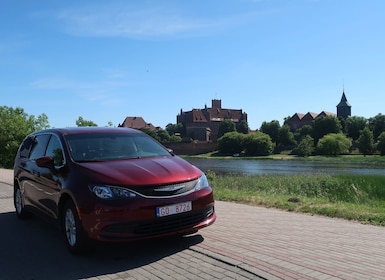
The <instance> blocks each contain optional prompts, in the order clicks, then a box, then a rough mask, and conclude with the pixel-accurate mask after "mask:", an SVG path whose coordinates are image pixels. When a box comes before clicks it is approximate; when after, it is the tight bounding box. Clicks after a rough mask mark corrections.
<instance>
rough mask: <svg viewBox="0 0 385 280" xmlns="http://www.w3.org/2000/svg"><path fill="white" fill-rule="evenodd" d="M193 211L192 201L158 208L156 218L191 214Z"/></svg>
mask: <svg viewBox="0 0 385 280" xmlns="http://www.w3.org/2000/svg"><path fill="white" fill-rule="evenodd" d="M191 210H192V206H191V201H187V202H182V203H177V204H172V205H167V206H163V207H157V208H156V216H157V217H164V216H169V215H175V214H179V213H183V212H189V211H191Z"/></svg>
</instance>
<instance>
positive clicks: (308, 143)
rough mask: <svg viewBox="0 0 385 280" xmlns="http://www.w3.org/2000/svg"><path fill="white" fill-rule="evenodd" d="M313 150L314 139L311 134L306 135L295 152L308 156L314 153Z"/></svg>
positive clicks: (301, 155)
mask: <svg viewBox="0 0 385 280" xmlns="http://www.w3.org/2000/svg"><path fill="white" fill-rule="evenodd" d="M313 151H314V139H313V138H312V137H311V136H310V135H306V136H305V137H304V138H303V139H302V140H301V142H300V143H299V144H298V146H297V147H296V148H295V149H294V151H293V152H294V154H296V155H298V156H300V157H308V156H310V155H311V154H312V153H313Z"/></svg>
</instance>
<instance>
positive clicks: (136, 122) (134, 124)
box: [118, 117, 160, 131]
mask: <svg viewBox="0 0 385 280" xmlns="http://www.w3.org/2000/svg"><path fill="white" fill-rule="evenodd" d="M118 126H119V127H128V128H134V129H139V130H140V129H149V130H151V131H157V130H159V129H160V128H159V127H155V126H153V125H152V124H151V123H147V122H145V121H144V119H143V118H142V117H126V118H125V119H124V121H123V123H122V124H119V125H118Z"/></svg>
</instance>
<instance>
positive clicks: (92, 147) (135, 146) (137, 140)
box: [66, 133, 170, 162]
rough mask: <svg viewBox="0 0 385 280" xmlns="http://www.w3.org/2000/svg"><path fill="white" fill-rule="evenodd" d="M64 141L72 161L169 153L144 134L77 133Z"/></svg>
mask: <svg viewBox="0 0 385 280" xmlns="http://www.w3.org/2000/svg"><path fill="white" fill-rule="evenodd" d="M66 141H67V143H68V146H69V150H70V153H71V156H72V158H73V160H74V161H78V162H85V161H108V160H121V159H133V158H144V157H159V156H170V153H169V152H168V151H167V150H166V149H165V148H164V147H163V146H161V145H160V144H159V143H157V142H156V141H155V140H154V139H152V138H151V137H149V136H147V135H146V134H135V133H133V134H128V133H122V134H100V133H97V134H77V135H67V136H66Z"/></svg>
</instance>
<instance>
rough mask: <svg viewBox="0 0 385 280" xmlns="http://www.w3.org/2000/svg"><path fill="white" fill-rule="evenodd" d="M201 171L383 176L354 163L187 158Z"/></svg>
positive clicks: (377, 168) (379, 171) (381, 170)
mask: <svg viewBox="0 0 385 280" xmlns="http://www.w3.org/2000/svg"><path fill="white" fill-rule="evenodd" d="M187 160H188V161H189V162H190V163H192V164H194V165H196V166H197V167H198V168H200V169H201V170H202V171H204V172H206V171H208V170H211V171H214V172H216V173H238V174H249V175H251V174H304V173H307V174H309V173H314V174H317V173H318V174H319V173H326V174H356V175H360V174H361V175H385V167H384V166H383V165H382V166H377V165H375V164H370V165H368V164H364V163H355V162H325V161H299V160H258V159H256V160H243V159H201V158H188V159H187Z"/></svg>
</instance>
